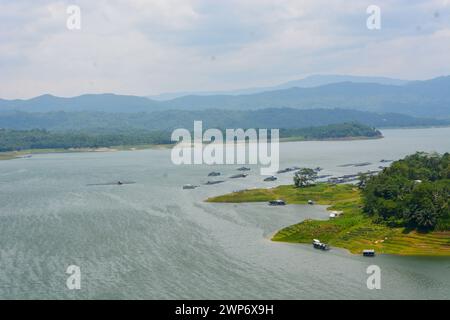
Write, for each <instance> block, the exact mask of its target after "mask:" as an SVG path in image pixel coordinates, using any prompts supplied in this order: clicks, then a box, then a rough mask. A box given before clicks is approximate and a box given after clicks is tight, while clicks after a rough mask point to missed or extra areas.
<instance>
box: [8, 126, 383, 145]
mask: <svg viewBox="0 0 450 320" xmlns="http://www.w3.org/2000/svg"><path fill="white" fill-rule="evenodd" d="M205 129H206V128H205ZM269 132H270V131H269ZM377 135H381V134H380V132H379V131H378V130H376V129H374V128H371V127H368V126H365V125H361V124H358V123H344V124H335V125H328V126H321V127H311V128H304V129H289V130H284V129H282V130H280V137H282V138H286V137H291V136H295V137H302V138H304V139H326V138H343V137H361V136H365V137H373V136H377ZM170 143H173V142H172V141H171V132H170V131H167V130H137V129H126V128H123V129H117V130H114V131H111V130H102V129H98V130H96V131H64V132H61V131H48V130H44V129H32V130H10V129H0V152H5V151H20V150H26V149H69V148H98V147H111V146H124V145H128V146H129V145H142V144H170Z"/></svg>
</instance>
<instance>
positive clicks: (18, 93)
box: [0, 0, 450, 99]
mask: <svg viewBox="0 0 450 320" xmlns="http://www.w3.org/2000/svg"><path fill="white" fill-rule="evenodd" d="M71 5H76V6H78V7H79V8H80V17H81V20H80V21H81V23H80V29H69V28H68V27H67V20H68V19H69V18H71V14H70V13H69V14H68V13H67V8H68V7H69V6H71ZM370 5H376V6H378V7H379V8H380V10H381V11H380V12H381V15H380V17H381V20H380V21H381V28H380V29H376V30H370V29H368V28H367V25H366V20H367V19H368V17H369V14H368V13H367V12H366V10H367V7H368V6H370ZM71 21H73V20H71ZM313 74H349V75H365V76H387V77H393V78H401V79H429V78H433V77H437V76H441V75H450V0H423V1H418V0H370V1H366V0H326V1H323V0H310V1H309V0H308V1H306V0H95V1H92V0H70V1H52V0H20V1H15V0H0V98H6V99H16V98H31V97H34V96H38V95H42V94H53V95H57V96H76V95H80V94H85V93H106V92H108V93H117V94H131V95H141V96H144V95H145V96H147V95H154V94H159V93H163V92H177V91H217V90H232V89H240V88H249V87H259V86H270V85H276V84H280V83H283V82H286V81H290V80H294V79H300V78H304V77H306V76H308V75H313Z"/></svg>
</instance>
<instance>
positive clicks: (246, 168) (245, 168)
mask: <svg viewBox="0 0 450 320" xmlns="http://www.w3.org/2000/svg"><path fill="white" fill-rule="evenodd" d="M237 170H238V171H250V168H249V167H240V168H237Z"/></svg>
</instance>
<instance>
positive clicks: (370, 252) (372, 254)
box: [363, 249, 375, 257]
mask: <svg viewBox="0 0 450 320" xmlns="http://www.w3.org/2000/svg"><path fill="white" fill-rule="evenodd" d="M363 256H364V257H375V250H373V249H366V250H363Z"/></svg>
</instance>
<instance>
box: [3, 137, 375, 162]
mask: <svg viewBox="0 0 450 320" xmlns="http://www.w3.org/2000/svg"><path fill="white" fill-rule="evenodd" d="M383 138H384V136H383V135H381V136H376V137H364V136H359V137H344V138H329V139H303V138H302V137H287V138H280V143H285V142H306V141H355V140H374V139H383ZM237 143H239V141H238V142H237ZM180 144H181V146H182V147H189V145H183V144H182V143H180ZM175 145H177V144H175V143H174V144H144V145H127V146H110V147H98V148H69V149H58V148H49V149H27V150H20V151H17V150H16V151H2V152H0V161H2V160H14V159H22V158H27V157H29V156H32V155H34V154H53V153H84V152H119V151H138V150H149V149H170V148H171V147H173V146H175ZM191 147H192V145H191Z"/></svg>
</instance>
